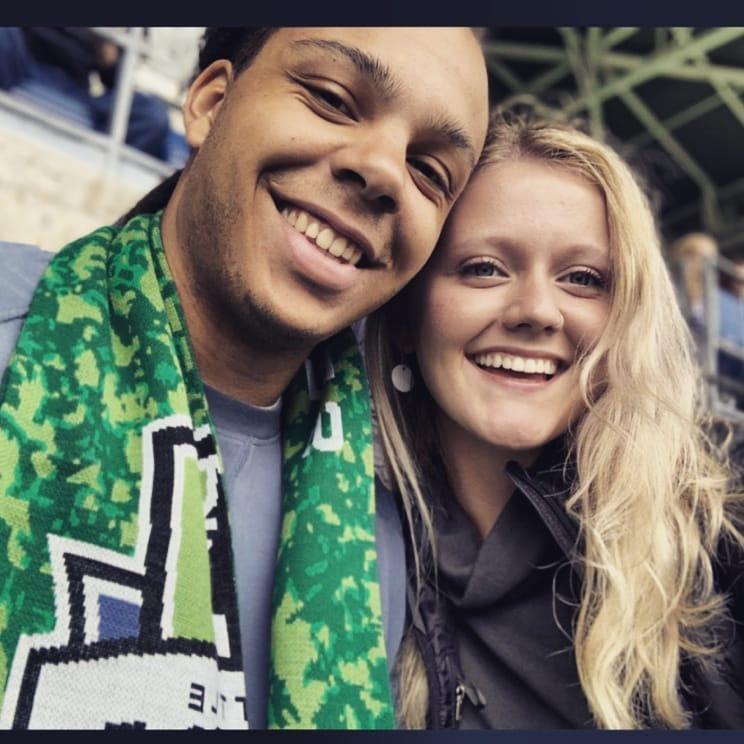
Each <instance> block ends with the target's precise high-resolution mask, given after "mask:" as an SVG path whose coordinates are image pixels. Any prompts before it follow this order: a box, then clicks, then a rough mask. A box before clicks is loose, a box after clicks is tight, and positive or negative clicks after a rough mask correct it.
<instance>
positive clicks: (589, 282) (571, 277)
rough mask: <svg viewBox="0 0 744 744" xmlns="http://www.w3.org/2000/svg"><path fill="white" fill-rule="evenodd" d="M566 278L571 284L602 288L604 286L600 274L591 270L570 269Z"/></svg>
mask: <svg viewBox="0 0 744 744" xmlns="http://www.w3.org/2000/svg"><path fill="white" fill-rule="evenodd" d="M567 278H568V281H569V282H570V283H571V284H578V285H579V286H580V287H598V288H602V287H604V286H605V280H604V279H603V278H602V276H600V275H599V274H597V273H595V272H593V271H586V270H582V271H572V272H571V273H570V274H568V277H567Z"/></svg>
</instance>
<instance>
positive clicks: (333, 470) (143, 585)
mask: <svg viewBox="0 0 744 744" xmlns="http://www.w3.org/2000/svg"><path fill="white" fill-rule="evenodd" d="M200 70H201V71H200V73H199V75H198V77H197V78H196V79H195V81H194V83H193V84H192V86H191V87H190V89H189V92H188V95H187V98H186V102H185V104H184V119H185V126H186V136H187V140H188V142H189V144H190V146H191V148H192V157H191V158H190V160H189V163H188V164H187V166H186V168H185V169H184V171H183V172H182V173H181V174H176V175H175V176H174V177H172V178H171V179H169V180H168V181H167V182H165V183H164V184H163V185H162V186H161V187H158V189H156V190H155V191H154V192H152V193H151V194H149V195H148V196H147V197H145V199H143V201H142V202H140V204H139V205H137V207H135V208H134V209H133V210H132V212H130V213H129V214H128V215H127V216H126V217H125V218H122V220H121V221H120V223H118V224H117V225H116V226H113V227H105V228H101V229H100V230H98V231H96V232H94V233H92V234H91V235H88V236H85V237H83V238H81V239H80V240H78V241H76V242H75V243H73V244H71V245H70V246H67V247H65V248H64V249H63V250H62V251H61V252H60V253H59V254H58V255H57V256H56V257H55V258H54V259H53V260H52V261H51V263H49V265H48V266H47V261H48V259H47V257H46V256H43V255H42V254H41V253H40V252H37V251H33V250H31V249H29V248H28V247H24V248H20V247H12V246H8V245H5V246H3V247H2V248H0V266H1V267H2V271H1V272H0V277H2V278H0V369H2V368H6V370H5V375H4V377H3V383H2V388H0V535H1V536H2V540H3V544H4V547H5V550H4V551H2V553H3V557H2V565H0V587H1V592H2V593H1V594H0V602H1V603H2V606H1V607H0V610H1V611H2V617H3V618H4V621H3V623H2V629H1V630H0V643H1V644H2V648H1V649H0V651H2V654H3V657H2V658H3V660H4V663H3V664H2V665H0V674H1V675H2V680H3V684H2V686H3V688H4V693H3V698H2V710H1V711H0V725H2V726H5V727H10V726H12V727H18V728H24V727H32V728H44V727H46V728H61V727H65V728H103V727H140V728H144V727H147V728H155V727H161V728H162V727H165V728H186V727H199V728H207V727H209V728H213V727H220V728H225V727H245V726H246V725H249V726H251V727H264V726H267V725H269V726H274V727H326V728H357V727H362V728H375V727H390V726H392V725H393V723H394V717H393V711H392V700H391V692H390V685H389V679H388V666H389V664H392V661H393V658H394V655H395V652H396V650H397V645H398V641H399V639H400V634H401V630H402V628H401V627H400V626H401V623H402V610H401V607H402V603H403V601H404V597H403V583H402V582H403V578H404V577H403V576H402V573H403V572H400V571H396V568H395V567H396V566H397V565H400V564H402V563H403V555H402V541H401V540H400V535H399V533H400V526H399V524H398V521H397V516H396V513H395V508H394V507H393V505H392V504H390V503H387V502H384V501H382V500H381V501H380V502H379V503H378V502H376V500H375V490H374V482H373V477H374V473H373V466H372V462H373V455H372V437H371V425H370V415H369V402H368V391H367V385H366V379H365V375H364V371H363V368H362V365H361V360H360V356H359V352H358V349H357V346H356V341H355V338H354V336H353V334H352V333H351V332H350V331H349V330H348V326H349V325H350V324H351V323H353V322H354V321H356V320H358V319H359V318H361V317H363V316H364V315H366V314H367V313H369V312H370V311H371V310H373V309H374V308H376V307H378V306H379V305H380V304H382V303H383V302H385V301H386V300H387V299H388V298H390V297H391V296H392V295H393V294H395V293H396V292H397V291H398V290H400V289H401V288H402V287H403V285H404V284H405V283H406V282H407V281H408V280H409V279H411V277H412V276H413V275H414V274H415V273H416V272H417V271H418V270H419V269H420V268H421V267H422V266H423V264H424V263H425V261H426V260H427V258H428V257H429V255H430V253H431V251H432V249H433V247H434V244H435V242H436V240H437V238H438V235H439V232H440V230H441V228H442V225H443V222H444V220H445V218H446V216H447V214H448V212H449V210H450V208H451V206H452V204H453V202H454V200H455V198H456V197H457V196H458V195H459V193H460V192H461V191H462V189H463V187H464V185H465V183H466V181H467V179H468V176H469V175H470V172H471V170H472V168H473V166H474V164H475V161H476V160H477V157H478V155H479V153H480V150H481V148H482V145H483V140H484V137H485V131H486V124H487V92H486V87H487V83H486V73H485V67H484V62H483V58H482V55H481V52H480V49H479V46H478V43H477V40H476V38H475V36H474V34H473V33H472V32H471V31H470V30H469V29H462V28H461V29H449V28H437V29H424V28H409V29H392V28H386V29H366V28H365V29H351V28H340V29H331V28H313V29H300V28H292V29H210V30H208V32H207V34H206V35H205V39H204V44H203V48H202V51H201V55H200ZM344 329H346V330H344ZM396 573H399V574H400V580H401V582H400V586H398V585H393V583H392V579H391V578H390V577H393V576H395V574H396ZM381 579H382V581H381Z"/></svg>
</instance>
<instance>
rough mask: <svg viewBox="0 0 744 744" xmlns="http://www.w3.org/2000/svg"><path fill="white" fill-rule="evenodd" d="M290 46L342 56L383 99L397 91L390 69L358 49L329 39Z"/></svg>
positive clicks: (305, 40) (302, 42)
mask: <svg viewBox="0 0 744 744" xmlns="http://www.w3.org/2000/svg"><path fill="white" fill-rule="evenodd" d="M292 46H308V47H316V48H318V49H322V50H324V51H330V52H337V53H338V54H343V56H344V57H346V58H347V59H348V60H349V61H350V62H351V63H352V64H353V65H354V67H356V68H357V70H358V71H359V72H360V73H361V74H362V75H364V76H365V77H367V78H369V79H370V81H371V82H372V84H373V85H374V86H375V88H377V89H378V90H379V92H380V94H381V95H382V96H383V97H384V98H386V99H389V98H393V97H394V96H395V94H396V92H397V91H398V88H399V85H398V82H397V81H396V80H395V76H394V75H393V73H392V72H390V68H389V67H388V66H387V65H386V64H385V63H384V62H382V61H381V60H379V59H378V58H377V57H373V56H372V55H371V54H368V53H367V52H365V51H363V50H362V49H359V48H358V47H354V46H348V45H346V44H342V43H341V42H340V41H332V40H330V39H300V40H298V41H294V42H292Z"/></svg>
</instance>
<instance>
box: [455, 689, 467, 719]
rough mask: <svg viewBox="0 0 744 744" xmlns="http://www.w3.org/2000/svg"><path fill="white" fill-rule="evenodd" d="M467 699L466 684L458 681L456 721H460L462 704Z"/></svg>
mask: <svg viewBox="0 0 744 744" xmlns="http://www.w3.org/2000/svg"><path fill="white" fill-rule="evenodd" d="M464 700H465V685H463V683H462V682H458V683H457V687H455V723H456V724H457V723H460V719H461V718H462V704H463V701H464Z"/></svg>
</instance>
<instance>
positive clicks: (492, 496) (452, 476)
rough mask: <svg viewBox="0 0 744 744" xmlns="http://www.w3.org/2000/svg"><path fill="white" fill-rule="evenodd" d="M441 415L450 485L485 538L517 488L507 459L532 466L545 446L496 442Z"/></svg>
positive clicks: (441, 435)
mask: <svg viewBox="0 0 744 744" xmlns="http://www.w3.org/2000/svg"><path fill="white" fill-rule="evenodd" d="M438 419H439V420H438V421H437V429H438V434H439V443H440V448H441V454H442V462H443V463H444V467H445V470H446V472H447V477H448V478H449V482H450V486H451V487H452V491H453V493H454V496H455V498H456V499H457V502H458V503H459V505H460V506H461V507H462V509H463V511H464V512H465V513H466V514H467V515H468V516H469V517H470V519H471V520H472V522H473V524H474V525H475V527H476V529H477V530H478V533H479V534H480V536H481V538H485V537H486V535H488V533H489V532H490V531H491V529H492V528H493V525H494V524H495V523H496V520H497V519H498V518H499V515H500V514H501V512H502V511H503V509H504V507H505V506H506V504H507V502H508V501H509V499H510V498H511V495H512V492H513V491H514V484H513V483H512V481H511V478H509V476H508V475H507V473H506V463H507V462H508V461H509V460H516V461H517V462H518V463H519V464H520V465H522V466H524V467H529V466H530V465H531V464H532V463H534V462H535V460H536V459H537V457H538V456H539V454H540V451H541V450H540V449H533V450H520V451H515V450H512V449H508V448H506V447H500V446H497V445H493V444H490V443H489V442H485V441H484V440H482V439H480V438H478V437H476V436H475V435H473V434H471V433H470V432H468V431H465V430H464V429H462V428H461V427H460V426H458V425H457V424H455V423H454V422H453V421H452V420H451V419H449V418H448V417H447V416H445V415H444V414H441V415H440V416H439V417H438Z"/></svg>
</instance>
